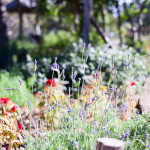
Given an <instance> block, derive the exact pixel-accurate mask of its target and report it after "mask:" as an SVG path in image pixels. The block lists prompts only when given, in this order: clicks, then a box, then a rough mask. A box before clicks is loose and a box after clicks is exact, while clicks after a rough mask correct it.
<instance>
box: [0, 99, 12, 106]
mask: <svg viewBox="0 0 150 150" xmlns="http://www.w3.org/2000/svg"><path fill="white" fill-rule="evenodd" d="M9 100H10V99H9V97H2V98H1V99H0V103H4V104H5V105H7V104H8V101H9Z"/></svg>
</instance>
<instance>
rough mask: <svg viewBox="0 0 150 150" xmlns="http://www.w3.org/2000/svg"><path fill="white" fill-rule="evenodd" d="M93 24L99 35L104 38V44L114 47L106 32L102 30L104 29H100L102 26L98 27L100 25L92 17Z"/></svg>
mask: <svg viewBox="0 0 150 150" xmlns="http://www.w3.org/2000/svg"><path fill="white" fill-rule="evenodd" d="M91 23H92V25H93V26H94V27H95V28H96V30H97V32H98V34H99V35H100V36H101V37H102V39H103V40H104V42H105V43H106V44H108V45H109V46H110V47H111V48H112V45H111V44H110V41H109V38H108V36H107V35H106V34H105V32H104V31H103V30H102V28H100V26H99V25H98V23H97V22H96V21H95V19H94V18H93V17H91Z"/></svg>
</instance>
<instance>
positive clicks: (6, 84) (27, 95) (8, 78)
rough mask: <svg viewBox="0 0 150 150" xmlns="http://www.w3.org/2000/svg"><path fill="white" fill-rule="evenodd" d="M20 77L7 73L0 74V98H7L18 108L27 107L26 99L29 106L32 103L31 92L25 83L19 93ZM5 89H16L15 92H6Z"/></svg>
mask: <svg viewBox="0 0 150 150" xmlns="http://www.w3.org/2000/svg"><path fill="white" fill-rule="evenodd" d="M20 78H21V77H20V76H13V75H11V74H10V73H8V72H6V71H5V72H4V71H2V72H0V85H1V86H0V97H9V98H10V99H11V101H13V102H15V103H16V104H18V105H19V106H27V101H28V99H29V100H30V101H31V104H32V105H33V103H34V97H33V94H32V93H31V91H30V90H29V89H28V88H27V84H26V82H23V84H22V91H23V93H22V92H21V91H20V85H19V79H20ZM6 88H10V89H11V88H18V89H16V90H6Z"/></svg>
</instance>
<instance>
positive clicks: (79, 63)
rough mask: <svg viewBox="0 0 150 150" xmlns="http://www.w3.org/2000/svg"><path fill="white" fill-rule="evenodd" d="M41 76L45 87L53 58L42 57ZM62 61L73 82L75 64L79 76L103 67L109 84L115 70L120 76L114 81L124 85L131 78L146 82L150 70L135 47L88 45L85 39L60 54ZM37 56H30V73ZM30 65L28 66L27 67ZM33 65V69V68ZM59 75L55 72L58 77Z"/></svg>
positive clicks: (49, 76) (39, 70) (39, 71)
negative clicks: (72, 72)
mask: <svg viewBox="0 0 150 150" xmlns="http://www.w3.org/2000/svg"><path fill="white" fill-rule="evenodd" d="M83 58H87V61H86V62H83ZM38 62H39V63H38V64H39V65H38V67H37V68H38V69H37V72H38V74H37V80H36V85H38V86H39V87H38V88H37V89H40V88H41V85H42V84H44V83H45V82H46V79H47V78H51V76H52V71H51V70H50V63H51V62H52V59H50V58H42V59H38ZM58 63H59V64H60V65H61V67H63V66H66V67H67V68H66V70H67V71H66V74H65V80H67V81H69V82H70V84H69V85H67V86H71V79H70V75H71V70H72V67H73V68H74V70H75V73H76V74H77V77H82V76H84V75H85V74H86V75H90V74H93V75H94V74H95V69H96V68H97V66H99V67H101V71H102V76H103V82H105V84H107V82H108V81H109V79H110V77H111V75H112V73H116V77H115V79H114V81H113V82H115V84H116V85H122V84H123V83H125V82H126V81H127V80H136V82H137V84H140V85H142V84H143V83H144V82H145V79H146V77H147V76H148V74H149V71H148V70H147V66H146V62H145V58H144V57H141V55H140V54H139V53H138V52H136V51H135V50H134V49H132V48H127V47H126V46H123V47H120V48H119V49H113V48H109V47H108V46H107V45H105V46H97V47H92V46H90V45H89V46H88V47H87V48H85V47H84V46H83V44H82V42H81V43H80V44H79V46H77V44H75V43H73V48H72V50H70V52H68V54H66V55H65V56H61V55H60V56H58ZM33 65H34V63H33V60H32V58H31V57H29V56H28V59H27V64H26V66H24V70H25V72H26V73H24V74H26V75H27V77H28V76H29V75H32V73H33ZM26 68H27V70H26ZM31 68H32V69H31ZM55 76H57V75H56V74H54V77H55Z"/></svg>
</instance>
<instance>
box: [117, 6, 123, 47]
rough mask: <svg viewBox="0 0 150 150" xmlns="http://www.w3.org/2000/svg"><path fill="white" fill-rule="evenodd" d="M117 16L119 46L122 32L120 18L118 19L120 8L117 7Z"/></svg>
mask: <svg viewBox="0 0 150 150" xmlns="http://www.w3.org/2000/svg"><path fill="white" fill-rule="evenodd" d="M117 14H118V30H119V40H120V45H122V30H121V17H120V8H119V6H118V8H117Z"/></svg>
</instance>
